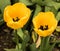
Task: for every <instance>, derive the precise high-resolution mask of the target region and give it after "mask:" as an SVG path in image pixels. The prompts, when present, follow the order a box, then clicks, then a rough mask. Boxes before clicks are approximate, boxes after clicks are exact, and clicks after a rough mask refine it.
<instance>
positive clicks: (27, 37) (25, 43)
mask: <svg viewBox="0 0 60 51" xmlns="http://www.w3.org/2000/svg"><path fill="white" fill-rule="evenodd" d="M29 40H30V36H29V34H27V35H26V36H25V37H24V40H23V42H22V45H21V49H22V50H23V51H26V47H27V46H28V42H29Z"/></svg>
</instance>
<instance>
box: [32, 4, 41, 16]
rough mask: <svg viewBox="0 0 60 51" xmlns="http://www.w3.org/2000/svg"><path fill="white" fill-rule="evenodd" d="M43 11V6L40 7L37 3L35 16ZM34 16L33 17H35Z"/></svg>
mask: <svg viewBox="0 0 60 51" xmlns="http://www.w3.org/2000/svg"><path fill="white" fill-rule="evenodd" d="M40 11H41V7H40V5H38V4H37V5H36V9H35V13H34V16H36V15H37V14H38V13H39V12H40ZM34 16H33V17H34Z"/></svg>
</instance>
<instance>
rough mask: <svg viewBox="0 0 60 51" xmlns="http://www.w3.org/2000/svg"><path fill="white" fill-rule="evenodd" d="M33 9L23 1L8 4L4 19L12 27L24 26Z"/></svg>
mask: <svg viewBox="0 0 60 51" xmlns="http://www.w3.org/2000/svg"><path fill="white" fill-rule="evenodd" d="M30 14H31V11H30V9H29V8H27V6H26V5H25V4H23V3H15V4H13V5H8V6H7V7H5V9H4V21H5V22H6V23H7V26H8V27H10V28H12V29H18V28H22V27H23V26H24V25H25V24H26V23H27V21H28V20H29V17H30Z"/></svg>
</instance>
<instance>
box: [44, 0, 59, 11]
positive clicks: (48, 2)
mask: <svg viewBox="0 0 60 51" xmlns="http://www.w3.org/2000/svg"><path fill="white" fill-rule="evenodd" d="M45 2H46V3H45V5H46V6H53V7H54V8H55V9H56V10H58V9H59V8H60V3H57V2H54V1H53V0H45Z"/></svg>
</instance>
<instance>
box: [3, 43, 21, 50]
mask: <svg viewBox="0 0 60 51" xmlns="http://www.w3.org/2000/svg"><path fill="white" fill-rule="evenodd" d="M4 50H6V51H18V47H17V45H16V48H13V49H4ZM19 51H22V50H21V44H19Z"/></svg>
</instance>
